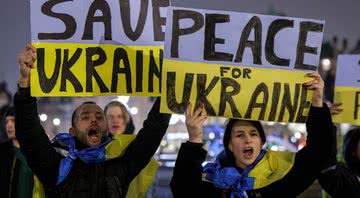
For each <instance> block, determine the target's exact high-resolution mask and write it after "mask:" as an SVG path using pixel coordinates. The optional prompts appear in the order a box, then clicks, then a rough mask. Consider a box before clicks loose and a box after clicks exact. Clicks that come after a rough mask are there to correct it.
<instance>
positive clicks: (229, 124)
mask: <svg viewBox="0 0 360 198" xmlns="http://www.w3.org/2000/svg"><path fill="white" fill-rule="evenodd" d="M237 121H246V122H249V123H250V124H251V125H252V126H254V127H255V128H256V129H257V130H258V131H259V134H260V138H261V140H262V141H263V143H265V142H266V136H265V132H264V128H263V126H262V124H261V123H260V121H254V120H243V119H236V118H231V119H229V120H228V121H227V122H226V124H225V125H226V127H225V132H224V137H223V145H224V149H225V152H226V154H227V156H228V158H230V159H231V158H233V157H234V155H233V153H232V152H231V151H230V149H229V147H228V146H229V142H230V139H231V130H232V128H233V126H234V124H235V123H236V122H237Z"/></svg>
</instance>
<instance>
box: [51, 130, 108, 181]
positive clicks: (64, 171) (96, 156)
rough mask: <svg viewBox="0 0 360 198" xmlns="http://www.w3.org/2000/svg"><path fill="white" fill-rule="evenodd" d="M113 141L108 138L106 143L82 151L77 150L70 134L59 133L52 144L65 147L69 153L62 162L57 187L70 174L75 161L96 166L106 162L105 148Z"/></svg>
mask: <svg viewBox="0 0 360 198" xmlns="http://www.w3.org/2000/svg"><path fill="white" fill-rule="evenodd" d="M110 141H111V138H109V137H106V139H105V141H104V142H103V143H101V144H100V145H97V146H93V147H89V148H86V149H83V150H81V151H78V150H76V148H75V139H74V137H73V136H71V135H70V134H68V133H59V134H57V135H56V136H55V138H54V139H53V140H52V142H57V143H59V144H60V145H62V146H64V147H65V148H64V149H65V150H66V151H68V152H69V155H68V156H66V157H65V158H64V159H62V160H61V162H60V168H59V176H58V179H57V182H56V185H59V184H60V183H61V182H62V181H64V179H65V178H66V177H67V175H68V174H69V172H70V170H71V168H72V166H73V163H74V160H75V159H77V158H78V159H80V160H81V161H83V162H85V163H86V164H94V163H99V162H103V161H105V146H106V145H107V144H108V143H109V142H110Z"/></svg>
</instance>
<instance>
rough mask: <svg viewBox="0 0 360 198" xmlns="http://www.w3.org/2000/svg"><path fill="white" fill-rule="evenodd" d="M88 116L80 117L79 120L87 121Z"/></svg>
mask: <svg viewBox="0 0 360 198" xmlns="http://www.w3.org/2000/svg"><path fill="white" fill-rule="evenodd" d="M88 119H89V116H81V120H88Z"/></svg>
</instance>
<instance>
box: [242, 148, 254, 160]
mask: <svg viewBox="0 0 360 198" xmlns="http://www.w3.org/2000/svg"><path fill="white" fill-rule="evenodd" d="M243 153H244V155H245V157H246V158H251V157H252V155H253V153H254V149H253V148H251V147H246V148H245V149H244V150H243Z"/></svg>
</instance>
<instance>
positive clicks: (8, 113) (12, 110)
mask: <svg viewBox="0 0 360 198" xmlns="http://www.w3.org/2000/svg"><path fill="white" fill-rule="evenodd" d="M8 116H15V108H14V107H13V106H10V107H8V108H7V109H6V111H5V114H4V118H6V117H8Z"/></svg>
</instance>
